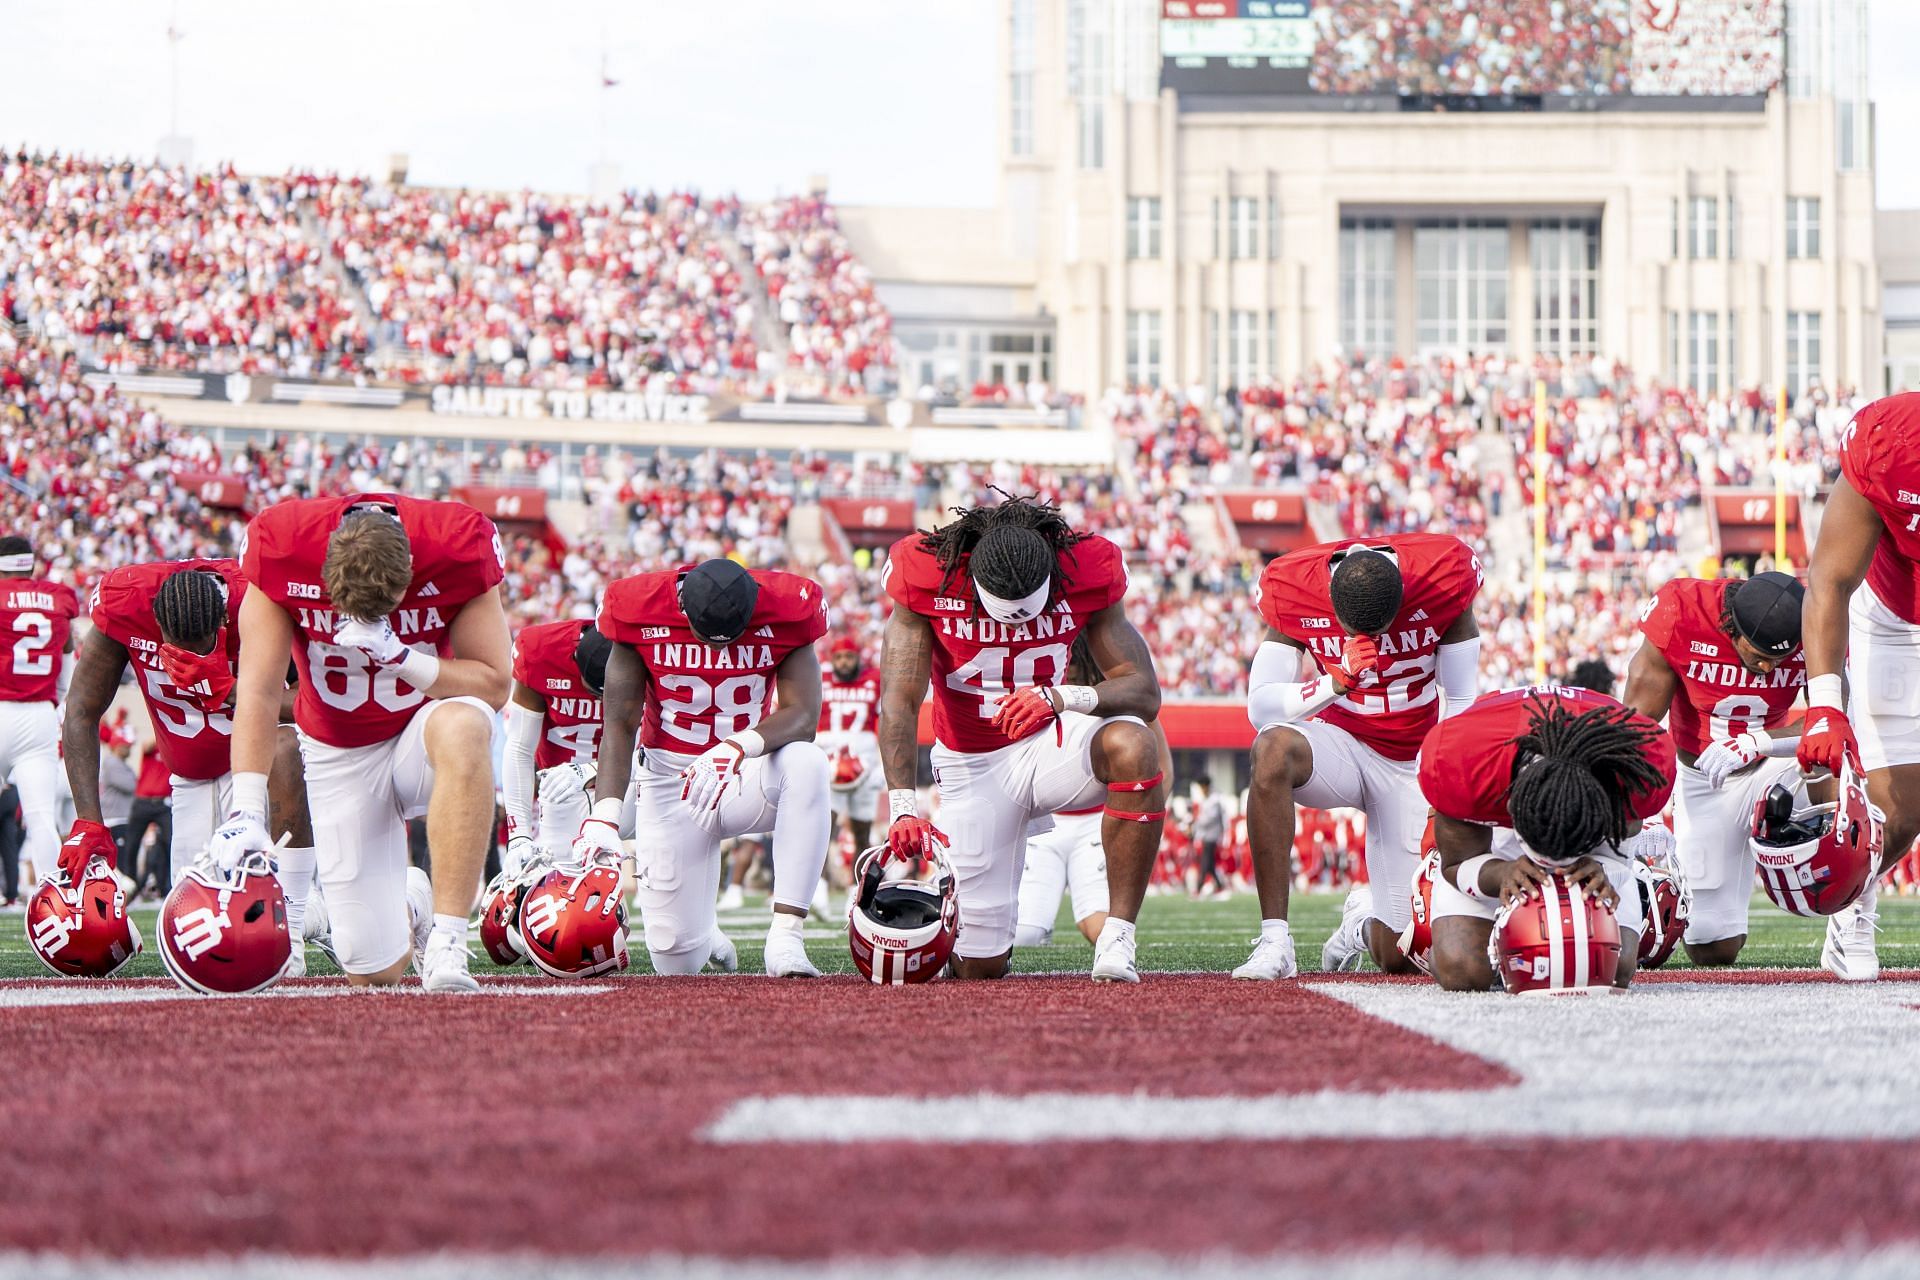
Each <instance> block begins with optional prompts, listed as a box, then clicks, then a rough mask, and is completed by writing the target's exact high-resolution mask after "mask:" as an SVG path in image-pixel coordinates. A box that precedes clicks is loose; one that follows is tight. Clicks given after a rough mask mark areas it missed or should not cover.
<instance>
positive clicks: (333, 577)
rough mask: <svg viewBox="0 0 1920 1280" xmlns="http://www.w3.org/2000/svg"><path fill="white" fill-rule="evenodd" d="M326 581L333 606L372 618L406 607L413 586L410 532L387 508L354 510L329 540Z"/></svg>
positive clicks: (323, 581) (322, 578)
mask: <svg viewBox="0 0 1920 1280" xmlns="http://www.w3.org/2000/svg"><path fill="white" fill-rule="evenodd" d="M320 581H321V584H322V585H323V586H325V587H326V589H327V595H328V597H329V598H330V599H332V601H333V607H334V608H335V609H338V610H339V611H340V612H342V613H344V614H346V615H347V616H348V617H353V618H359V619H361V620H362V621H365V622H372V621H374V620H376V619H379V618H384V617H386V616H387V615H388V614H390V613H392V612H393V611H394V610H395V609H397V608H399V607H400V601H401V600H402V599H403V598H405V596H406V594H407V588H408V587H410V586H412V585H413V549H412V547H411V546H410V545H409V544H408V542H407V531H406V530H405V529H404V528H402V527H401V524H400V522H399V521H398V520H396V519H394V518H393V517H392V516H391V515H388V514H387V513H386V512H384V511H354V512H350V513H348V515H347V518H346V519H344V520H342V521H341V522H340V527H339V528H337V529H335V530H334V531H333V534H332V536H331V537H329V538H328V539H327V558H326V560H325V561H324V562H323V563H322V564H321V566H320Z"/></svg>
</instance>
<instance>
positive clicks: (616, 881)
mask: <svg viewBox="0 0 1920 1280" xmlns="http://www.w3.org/2000/svg"><path fill="white" fill-rule="evenodd" d="M513 930H514V932H515V933H516V934H517V935H519V943H520V949H521V950H523V951H525V952H526V956H527V959H529V960H531V961H533V964H534V967H535V968H537V969H538V970H540V972H542V973H544V974H546V975H547V976H548V977H551V978H592V977H597V976H599V975H600V974H603V973H614V972H617V971H618V970H621V969H624V968H626V967H627V907H626V904H625V903H624V902H622V901H621V900H620V872H619V869H618V868H616V867H610V866H608V865H606V864H605V863H599V862H594V863H588V864H587V865H585V866H572V867H550V868H547V869H546V870H544V871H542V872H541V873H540V874H539V875H538V877H537V878H535V879H534V881H533V882H532V883H531V884H529V885H528V886H527V888H526V892H525V893H523V894H522V895H521V897H520V907H519V910H517V911H515V912H514V915H513ZM489 950H491V948H489Z"/></svg>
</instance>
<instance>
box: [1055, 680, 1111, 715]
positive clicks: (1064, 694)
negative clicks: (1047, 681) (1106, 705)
mask: <svg viewBox="0 0 1920 1280" xmlns="http://www.w3.org/2000/svg"><path fill="white" fill-rule="evenodd" d="M1053 691H1054V692H1055V693H1057V694H1059V695H1060V709H1061V710H1062V711H1078V712H1079V713H1080V714H1081V715H1092V714H1093V709H1094V708H1095V707H1096V706H1098V705H1100V691H1099V690H1098V689H1096V688H1094V687H1093V686H1092V685H1090V684H1057V685H1055V686H1054V687H1053Z"/></svg>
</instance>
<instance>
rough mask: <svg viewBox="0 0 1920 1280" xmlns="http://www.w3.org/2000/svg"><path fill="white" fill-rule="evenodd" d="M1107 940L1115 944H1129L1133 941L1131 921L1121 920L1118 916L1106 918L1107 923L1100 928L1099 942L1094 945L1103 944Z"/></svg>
mask: <svg viewBox="0 0 1920 1280" xmlns="http://www.w3.org/2000/svg"><path fill="white" fill-rule="evenodd" d="M1109 939H1111V940H1112V941H1115V942H1131V941H1132V940H1133V921H1131V920H1122V919H1121V918H1120V917H1119V916H1108V917H1107V922H1106V923H1105V924H1103V925H1101V926H1100V939H1099V942H1096V943H1095V944H1094V945H1095V946H1098V945H1100V943H1104V942H1106V941H1108V940H1109Z"/></svg>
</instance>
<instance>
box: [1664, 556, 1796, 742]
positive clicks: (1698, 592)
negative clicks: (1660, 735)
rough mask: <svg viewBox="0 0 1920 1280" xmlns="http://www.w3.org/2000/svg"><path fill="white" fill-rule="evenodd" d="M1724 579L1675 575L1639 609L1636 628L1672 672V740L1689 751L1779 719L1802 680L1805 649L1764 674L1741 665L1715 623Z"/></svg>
mask: <svg viewBox="0 0 1920 1280" xmlns="http://www.w3.org/2000/svg"><path fill="white" fill-rule="evenodd" d="M1731 581H1732V580H1731V579H1722V580H1720V581H1718V582H1704V581H1702V580H1700V579H1699V578H1675V579H1674V580H1673V581H1672V582H1669V583H1668V584H1667V585H1666V586H1664V587H1661V588H1660V590H1659V591H1657V592H1655V593H1654V595H1653V597H1652V598H1651V599H1649V600H1648V601H1647V602H1646V604H1644V605H1642V606H1641V608H1640V632H1641V634H1642V635H1644V636H1646V638H1647V643H1648V644H1650V645H1652V646H1653V647H1654V648H1655V649H1657V650H1659V651H1660V656H1661V657H1663V658H1665V659H1666V660H1667V665H1668V666H1669V667H1672V668H1673V674H1674V675H1676V676H1678V677H1679V678H1680V696H1678V697H1676V698H1675V699H1674V700H1673V705H1672V706H1670V707H1669V708H1668V709H1667V732H1669V733H1671V734H1672V735H1673V743H1674V746H1676V747H1678V748H1679V749H1680V750H1681V751H1682V752H1684V753H1685V754H1687V755H1692V756H1697V755H1699V754H1700V753H1701V752H1702V751H1705V750H1706V749H1707V748H1708V747H1709V746H1711V745H1712V744H1713V743H1715V742H1718V741H1720V740H1721V739H1723V738H1732V737H1736V736H1738V735H1739V734H1743V733H1746V732H1747V731H1748V730H1750V729H1761V728H1765V729H1772V728H1776V727H1778V726H1779V725H1782V724H1785V723H1786V721H1787V715H1788V713H1789V712H1790V711H1791V710H1792V708H1793V704H1794V701H1795V700H1796V699H1797V698H1799V696H1800V691H1801V690H1802V689H1804V688H1805V687H1806V684H1807V660H1806V655H1805V654H1804V653H1802V652H1801V651H1800V650H1799V649H1795V650H1794V651H1793V654H1792V656H1790V657H1789V658H1787V660H1786V661H1784V662H1782V663H1781V664H1780V665H1779V666H1777V667H1775V668H1774V669H1773V674H1772V675H1766V676H1758V675H1755V674H1754V673H1753V672H1751V671H1749V670H1747V669H1746V667H1745V666H1743V665H1741V662H1740V657H1739V655H1738V654H1736V653H1735V652H1734V651H1733V639H1732V637H1730V636H1728V635H1727V633H1726V632H1724V631H1722V630H1721V629H1720V616H1721V613H1722V612H1723V603H1724V601H1725V600H1726V597H1727V586H1728V584H1729V583H1730V582H1731Z"/></svg>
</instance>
